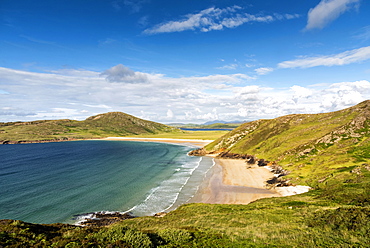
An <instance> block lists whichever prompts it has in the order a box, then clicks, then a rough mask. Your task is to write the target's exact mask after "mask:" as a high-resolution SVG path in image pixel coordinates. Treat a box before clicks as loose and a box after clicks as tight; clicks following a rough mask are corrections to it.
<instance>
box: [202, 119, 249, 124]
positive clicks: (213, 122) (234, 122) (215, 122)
mask: <svg viewBox="0 0 370 248" xmlns="http://www.w3.org/2000/svg"><path fill="white" fill-rule="evenodd" d="M245 122H247V121H221V120H215V121H207V122H205V123H203V124H202V125H212V124H219V123H222V124H243V123H245Z"/></svg>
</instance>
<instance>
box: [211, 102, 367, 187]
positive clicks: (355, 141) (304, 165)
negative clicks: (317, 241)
mask: <svg viewBox="0 0 370 248" xmlns="http://www.w3.org/2000/svg"><path fill="white" fill-rule="evenodd" d="M369 137H370V101H365V102H362V103H360V104H358V105H356V106H354V107H351V108H348V109H344V110H341V111H336V112H332V113H325V114H299V115H288V116H283V117H279V118H276V119H272V120H257V121H253V122H249V123H245V124H243V125H241V126H240V127H238V128H236V129H234V130H233V131H231V132H230V133H228V134H226V135H224V136H222V137H221V138H219V139H217V140H216V141H214V142H213V143H211V144H209V145H208V146H206V147H205V149H206V150H207V151H208V152H212V151H213V152H218V151H228V152H231V153H238V154H250V155H254V156H256V157H258V158H260V159H266V160H269V161H275V162H277V163H278V164H279V165H282V166H283V167H284V168H285V169H286V170H289V171H291V172H292V173H291V174H290V175H289V177H291V178H292V180H293V181H294V182H297V183H303V184H310V183H311V184H312V183H315V182H317V181H319V180H321V181H323V180H325V178H327V177H329V176H330V175H331V174H332V173H336V172H337V171H340V170H343V169H344V168H347V169H349V168H352V167H353V166H355V165H356V164H358V163H361V162H362V163H365V162H369V160H370V139H369Z"/></svg>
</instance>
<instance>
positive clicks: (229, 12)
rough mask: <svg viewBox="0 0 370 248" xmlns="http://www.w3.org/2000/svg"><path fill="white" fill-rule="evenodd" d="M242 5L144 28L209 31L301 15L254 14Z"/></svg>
mask: <svg viewBox="0 0 370 248" xmlns="http://www.w3.org/2000/svg"><path fill="white" fill-rule="evenodd" d="M242 9H243V8H242V7H240V6H233V7H227V8H224V9H220V8H215V7H212V8H208V9H205V10H202V11H200V12H198V13H196V14H188V15H186V16H185V17H184V18H182V19H181V20H179V21H168V22H164V23H161V24H158V25H156V26H154V27H152V28H149V29H146V30H144V33H145V34H159V33H172V32H182V31H185V30H199V31H201V32H209V31H213V30H222V29H224V28H235V27H238V26H240V25H243V24H244V23H250V22H266V23H267V22H272V21H275V20H282V19H293V18H298V17H299V15H289V14H288V15H279V18H276V17H275V15H252V14H249V13H243V12H241V10H242Z"/></svg>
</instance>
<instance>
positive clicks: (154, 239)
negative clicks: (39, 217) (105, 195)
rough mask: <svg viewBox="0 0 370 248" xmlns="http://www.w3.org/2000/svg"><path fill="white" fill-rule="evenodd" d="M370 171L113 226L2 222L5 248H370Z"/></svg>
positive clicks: (342, 172)
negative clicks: (299, 190) (291, 191)
mask: <svg viewBox="0 0 370 248" xmlns="http://www.w3.org/2000/svg"><path fill="white" fill-rule="evenodd" d="M369 170H370V168H369V167H367V166H366V165H357V166H354V167H352V168H342V169H339V170H337V172H336V173H334V174H333V176H332V177H331V178H329V179H328V180H326V181H325V182H322V183H317V185H316V186H315V188H316V189H315V190H312V191H310V192H308V193H305V194H301V195H295V196H290V197H281V198H264V199H260V200H258V201H255V202H252V203H250V204H248V205H226V204H202V203H192V204H185V205H183V206H181V207H179V208H178V209H177V210H175V211H172V212H170V213H168V214H167V215H166V216H164V217H163V218H158V217H150V216H146V217H140V218H134V219H129V220H125V221H122V222H119V223H116V224H114V225H112V226H109V227H102V228H81V227H75V226H70V225H66V224H51V225H37V224H30V223H24V222H21V221H11V220H3V221H0V246H1V245H3V246H5V247H369V246H370V239H369V238H368V237H369V235H370V205H369V203H370V201H369V195H370V171H369Z"/></svg>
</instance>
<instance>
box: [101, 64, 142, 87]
mask: <svg viewBox="0 0 370 248" xmlns="http://www.w3.org/2000/svg"><path fill="white" fill-rule="evenodd" d="M101 76H105V77H106V80H107V81H109V82H111V83H146V82H147V81H148V77H147V75H146V74H145V73H141V72H134V71H133V70H131V69H130V68H128V67H126V66H124V65H122V64H119V65H116V66H113V67H112V68H110V69H108V70H106V71H104V72H103V73H101Z"/></svg>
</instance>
